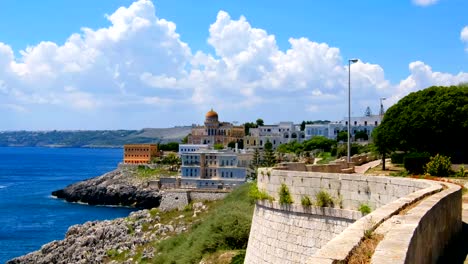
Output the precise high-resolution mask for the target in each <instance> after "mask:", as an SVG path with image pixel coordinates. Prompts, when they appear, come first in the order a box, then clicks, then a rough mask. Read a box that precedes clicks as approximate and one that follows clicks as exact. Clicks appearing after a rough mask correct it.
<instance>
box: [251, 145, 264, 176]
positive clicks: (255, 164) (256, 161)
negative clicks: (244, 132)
mask: <svg viewBox="0 0 468 264" xmlns="http://www.w3.org/2000/svg"><path fill="white" fill-rule="evenodd" d="M261 162H262V161H261V157H260V152H259V151H258V148H255V150H254V153H253V156H252V162H251V163H250V166H249V167H250V170H251V173H250V177H249V178H250V179H251V180H254V181H255V180H257V170H258V168H259V167H260V165H261Z"/></svg>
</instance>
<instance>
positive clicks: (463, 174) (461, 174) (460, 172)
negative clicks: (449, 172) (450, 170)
mask: <svg viewBox="0 0 468 264" xmlns="http://www.w3.org/2000/svg"><path fill="white" fill-rule="evenodd" d="M466 175H467V173H466V170H465V166H463V165H461V166H460V169H459V170H458V172H457V176H458V177H466Z"/></svg>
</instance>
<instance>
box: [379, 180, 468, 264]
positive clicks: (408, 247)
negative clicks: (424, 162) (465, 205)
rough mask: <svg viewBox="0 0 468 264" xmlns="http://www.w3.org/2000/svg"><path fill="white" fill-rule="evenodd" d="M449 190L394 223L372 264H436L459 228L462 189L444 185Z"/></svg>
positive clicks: (438, 194)
mask: <svg viewBox="0 0 468 264" xmlns="http://www.w3.org/2000/svg"><path fill="white" fill-rule="evenodd" d="M444 185H445V186H447V187H448V188H447V189H445V190H443V191H442V192H439V193H436V194H434V195H432V196H430V197H428V198H427V199H425V200H423V201H422V202H421V204H419V205H418V206H416V207H415V208H413V209H411V210H410V211H409V212H408V213H406V214H405V215H402V216H399V215H398V216H394V217H393V219H394V220H395V221H392V222H394V223H398V224H393V226H392V228H391V229H390V231H389V232H388V233H387V234H385V237H384V240H383V241H381V242H380V243H379V245H378V246H377V248H376V251H375V253H374V255H373V256H372V263H379V264H386V263H389V264H390V263H392V264H393V263H396V264H398V263H436V262H437V259H438V258H439V257H440V255H441V254H442V253H443V250H444V248H445V247H446V246H447V243H448V242H449V241H450V239H452V238H453V237H454V236H455V235H456V234H458V233H459V232H460V230H461V228H462V219H461V214H460V212H461V207H462V199H461V195H462V193H461V188H460V187H459V186H457V185H454V184H450V183H444Z"/></svg>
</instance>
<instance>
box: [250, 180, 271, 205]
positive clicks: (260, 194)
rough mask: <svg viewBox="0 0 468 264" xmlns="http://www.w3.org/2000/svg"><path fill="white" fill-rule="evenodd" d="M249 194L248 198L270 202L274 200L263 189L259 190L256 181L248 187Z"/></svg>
mask: <svg viewBox="0 0 468 264" xmlns="http://www.w3.org/2000/svg"><path fill="white" fill-rule="evenodd" d="M249 196H250V198H252V199H254V200H255V201H258V200H261V201H264V200H268V201H270V202H273V201H274V200H275V198H273V197H272V196H271V195H269V194H268V193H267V192H266V191H265V190H259V189H258V186H257V183H255V182H254V183H253V184H252V186H251V187H250V190H249Z"/></svg>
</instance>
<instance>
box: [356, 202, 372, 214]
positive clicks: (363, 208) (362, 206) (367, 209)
mask: <svg viewBox="0 0 468 264" xmlns="http://www.w3.org/2000/svg"><path fill="white" fill-rule="evenodd" d="M358 211H359V212H361V213H362V214H363V215H366V214H369V213H370V212H371V211H372V209H371V208H370V206H369V205H367V204H360V205H359V208H358Z"/></svg>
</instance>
